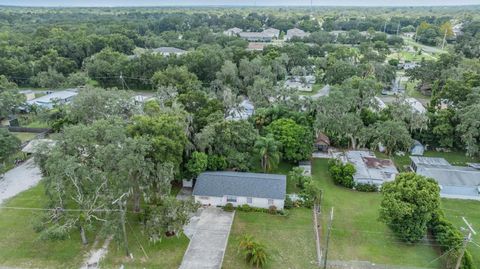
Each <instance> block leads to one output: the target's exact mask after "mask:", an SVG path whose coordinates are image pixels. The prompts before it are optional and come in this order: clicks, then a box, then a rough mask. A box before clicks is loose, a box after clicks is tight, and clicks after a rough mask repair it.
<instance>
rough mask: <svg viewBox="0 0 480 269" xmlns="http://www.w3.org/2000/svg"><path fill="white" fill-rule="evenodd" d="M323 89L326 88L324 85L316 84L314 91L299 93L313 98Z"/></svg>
mask: <svg viewBox="0 0 480 269" xmlns="http://www.w3.org/2000/svg"><path fill="white" fill-rule="evenodd" d="M323 87H325V85H324V84H321V83H316V84H313V86H312V91H311V92H302V91H299V92H298V93H299V94H300V95H305V96H312V95H315V94H317V93H318V91H320V90H321V89H322V88H323Z"/></svg>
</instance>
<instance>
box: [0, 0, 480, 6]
mask: <svg viewBox="0 0 480 269" xmlns="http://www.w3.org/2000/svg"><path fill="white" fill-rule="evenodd" d="M310 1H312V2H313V5H316V6H443V5H449V6H452V5H480V0H156V1H155V0H117V1H114V0H70V1H68V0H0V5H14V6H55V7H58V6H83V7H85V6H88V7H98V6H106V7H113V6H204V5H205V6H207V5H210V6H211V5H227V6H253V5H255V4H256V5H258V6H309V5H310Z"/></svg>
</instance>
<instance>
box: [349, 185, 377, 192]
mask: <svg viewBox="0 0 480 269" xmlns="http://www.w3.org/2000/svg"><path fill="white" fill-rule="evenodd" d="M355 190H357V191H363V192H376V191H378V187H377V185H375V184H356V185H355Z"/></svg>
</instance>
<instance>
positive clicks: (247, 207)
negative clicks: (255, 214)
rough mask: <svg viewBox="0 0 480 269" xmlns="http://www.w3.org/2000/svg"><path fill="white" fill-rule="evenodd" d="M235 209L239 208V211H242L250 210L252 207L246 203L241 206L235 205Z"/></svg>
mask: <svg viewBox="0 0 480 269" xmlns="http://www.w3.org/2000/svg"><path fill="white" fill-rule="evenodd" d="M237 209H238V210H240V211H243V212H251V211H252V207H251V206H249V205H247V204H244V205H241V206H239V207H237Z"/></svg>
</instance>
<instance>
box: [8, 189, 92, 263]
mask: <svg viewBox="0 0 480 269" xmlns="http://www.w3.org/2000/svg"><path fill="white" fill-rule="evenodd" d="M46 202H47V198H46V196H45V194H44V188H43V185H42V184H40V185H38V186H36V187H34V188H31V189H30V190H27V191H25V192H22V193H20V194H19V195H17V196H15V197H14V198H12V199H11V200H9V201H7V202H6V203H5V204H3V205H2V206H7V207H25V208H39V207H40V208H43V207H44V206H45V205H46ZM38 214H39V211H32V210H15V209H5V208H4V209H0V264H1V265H4V266H11V267H20V268H78V267H79V265H80V264H81V261H82V259H83V255H84V253H85V252H86V251H87V250H88V249H89V246H86V247H84V246H82V244H81V240H80V235H79V233H77V232H74V233H72V234H71V235H70V238H69V239H68V240H65V241H40V240H38V234H37V233H36V232H35V231H34V230H33V224H32V222H33V220H34V219H35V218H36V217H37V216H38Z"/></svg>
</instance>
